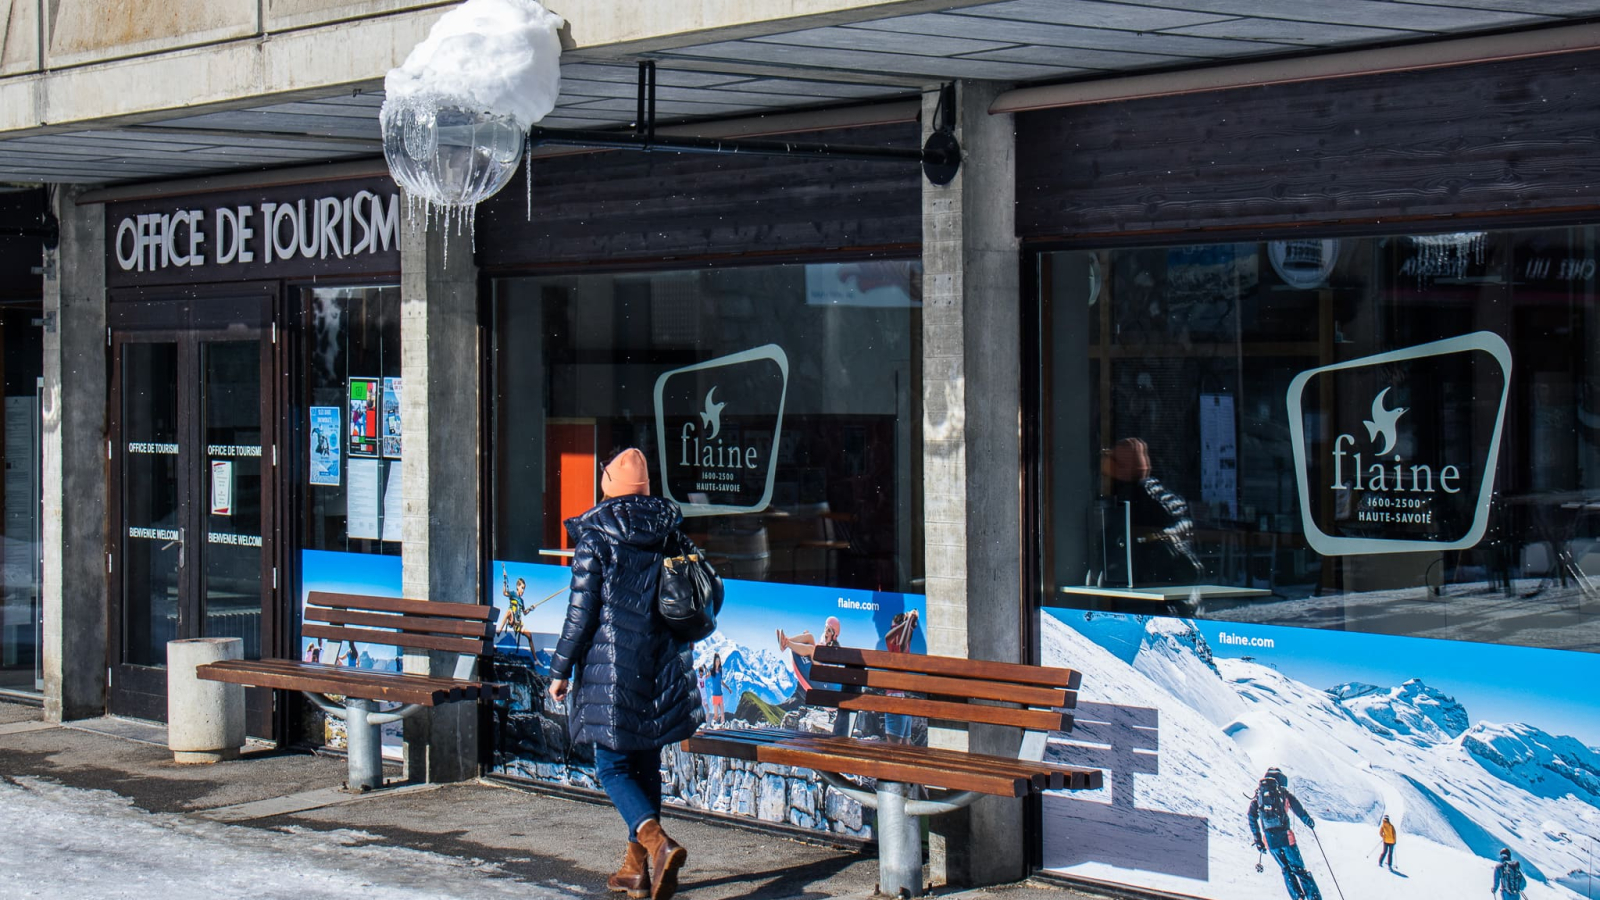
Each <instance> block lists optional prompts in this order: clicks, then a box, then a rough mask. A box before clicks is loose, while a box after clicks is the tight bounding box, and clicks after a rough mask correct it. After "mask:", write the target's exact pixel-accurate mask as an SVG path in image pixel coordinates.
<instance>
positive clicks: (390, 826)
mask: <svg viewBox="0 0 1600 900" xmlns="http://www.w3.org/2000/svg"><path fill="white" fill-rule="evenodd" d="M39 717H40V711H39V710H38V709H36V708H33V707H28V706H25V705H21V704H16V703H8V702H3V701H0V773H4V774H3V775H0V788H10V789H11V793H10V795H9V796H10V797H11V799H12V801H13V802H17V803H22V802H26V803H29V804H34V806H33V807H30V808H46V809H61V810H65V811H64V812H63V813H62V814H63V815H66V814H67V812H70V810H68V809H67V808H68V807H72V805H73V804H78V805H79V806H82V805H83V803H100V804H102V805H105V804H109V805H106V806H105V807H104V810H105V811H102V812H95V813H94V814H95V815H117V816H136V817H138V818H136V819H134V820H132V821H134V822H135V823H136V824H138V825H139V826H140V827H141V828H145V830H146V831H149V832H150V835H151V836H150V837H149V840H152V841H156V840H159V839H161V838H162V835H164V834H166V833H169V832H170V833H172V834H176V835H179V836H181V837H182V838H183V839H184V840H187V841H189V842H190V845H194V844H193V842H195V841H202V842H204V841H218V842H221V843H225V844H228V845H229V846H230V847H231V846H232V845H233V844H235V843H237V844H238V845H239V848H241V849H239V850H238V854H240V855H237V858H235V857H232V856H230V857H229V858H227V859H223V860H219V861H218V863H219V865H223V866H227V865H230V864H233V865H255V866H267V865H270V863H266V862H262V860H270V859H273V856H272V854H278V856H279V857H283V856H285V855H303V854H305V853H307V852H309V851H308V848H310V847H314V848H315V852H316V854H317V855H318V860H317V863H318V864H319V865H322V866H324V867H329V866H331V867H332V869H331V871H339V870H340V868H341V867H342V866H345V865H348V866H349V868H350V870H351V871H350V876H351V877H352V878H354V879H357V881H358V882H366V883H370V884H372V885H373V888H374V889H375V890H377V892H378V893H379V894H382V893H384V891H383V890H379V888H381V887H385V885H384V883H383V882H382V880H381V873H380V874H378V875H375V874H374V872H373V869H374V867H375V866H377V865H378V863H377V862H374V860H375V859H376V860H382V859H384V858H386V856H393V857H395V858H401V859H406V860H411V861H413V862H408V863H407V865H413V863H414V864H415V865H416V866H421V867H423V869H427V867H428V865H430V864H431V865H432V869H431V870H428V871H432V872H433V873H434V875H435V876H438V877H441V878H454V879H458V880H459V885H458V887H456V888H455V889H453V890H452V891H451V894H452V895H454V896H484V897H490V896H496V897H497V896H501V895H502V893H501V892H502V891H504V890H506V889H509V888H515V887H517V886H519V885H520V886H523V887H524V888H525V889H527V893H528V894H529V895H531V896H557V895H564V896H577V897H592V898H598V897H609V896H611V895H610V894H608V893H607V892H606V891H605V888H604V881H605V877H606V875H608V874H609V873H610V872H611V871H612V869H613V868H614V867H615V865H616V863H617V861H618V857H619V855H620V850H621V838H622V835H621V824H620V822H618V821H616V817H615V813H614V812H613V811H612V810H611V808H610V807H609V806H607V805H605V804H603V803H597V802H593V801H590V800H587V799H583V798H577V797H571V796H564V795H558V794H552V793H545V792H540V791H537V790H527V789H523V788H521V787H518V786H507V785H504V784H501V783H496V782H470V783H465V784H456V785H446V786H438V787H434V786H416V787H406V788H402V789H390V790H386V791H383V792H380V793H379V794H377V795H367V796H364V797H356V796H352V795H349V794H344V793H343V792H341V791H339V790H338V787H339V785H340V783H341V782H342V780H343V777H344V771H345V764H344V760H343V759H342V758H339V757H333V756H319V755H312V754H307V753H288V752H278V751H271V750H262V751H257V752H247V753H246V754H245V756H244V757H243V758H241V759H240V760H238V761H235V762H227V763H219V764H216V765H211V766H178V765H176V764H174V763H173V762H172V760H171V755H170V754H169V753H168V752H167V750H166V748H165V746H164V745H163V743H162V742H163V741H164V732H163V730H162V729H161V728H160V727H159V726H151V725H148V724H145V723H137V722H129V721H127V720H120V719H101V720H93V721H90V722H85V723H72V724H71V725H69V726H67V727H50V726H46V725H44V724H43V723H42V722H40V721H39ZM56 785H60V786H63V787H65V788H67V789H69V790H67V791H59V790H56V788H55V786H56ZM89 791H107V792H110V795H115V796H114V797H112V796H109V795H104V794H101V795H90V794H88V793H87V792H89ZM4 796H6V795H4V794H0V797H4ZM85 798H88V799H85ZM39 804H44V806H42V807H41V806H39ZM50 804H55V805H54V806H51V805H50ZM73 808H77V807H73ZM79 814H86V813H79ZM147 814H151V815H147ZM669 815H670V814H669ZM668 825H669V828H670V830H671V831H672V833H673V835H674V837H675V838H677V839H678V840H679V841H680V842H682V843H683V844H684V845H685V846H686V847H688V848H689V851H690V866H689V868H688V869H687V870H686V872H685V879H684V883H683V886H682V888H681V890H680V896H682V897H684V898H685V900H780V898H806V900H812V898H824V897H864V896H867V895H870V894H871V893H872V891H873V888H874V881H875V877H876V873H877V863H876V860H875V858H874V856H873V855H872V852H871V851H870V850H868V851H860V850H848V849H841V848H839V847H828V846H819V845H815V844H810V843H805V842H801V841H797V840H793V839H791V838H788V837H785V836H781V835H776V834H773V833H771V832H766V831H760V830H755V829H749V828H742V827H736V826H731V825H723V824H718V823H714V822H707V821H703V820H689V819H679V818H671V819H670V820H669V822H668ZM146 826H148V827H146ZM150 829H154V830H153V831H152V830H150ZM161 829H166V831H165V832H163V831H162V830H161ZM231 829H247V831H245V832H237V834H238V835H239V838H238V840H237V841H234V840H232V839H229V838H227V837H226V835H227V834H230V833H235V832H232V831H231ZM219 835H221V836H222V837H220V838H219V837H218V836H219ZM308 835H309V836H310V838H309V839H308V837H307V836H308ZM308 840H311V841H312V843H310V844H308V843H306V842H307V841H308ZM198 846H202V847H203V846H207V844H205V843H201V844H199V845H198ZM340 848H347V849H340ZM107 850H108V852H110V850H111V848H110V847H108V848H107ZM417 851H420V855H417V854H416V852H417ZM83 852H87V853H89V854H91V855H92V854H93V853H95V852H96V851H95V845H92V844H91V845H89V847H88V849H87V851H83ZM330 854H331V855H330ZM341 854H343V855H342V856H341ZM297 858H298V856H297ZM341 860H343V862H341ZM283 861H284V862H287V859H284V860H283ZM430 861H431V863H430ZM124 862H128V861H124ZM156 874H159V875H162V876H163V877H169V876H170V877H176V876H175V875H170V873H166V872H160V873H156ZM149 875H150V873H140V874H139V876H138V877H140V878H145V877H147V876H149ZM398 883H399V884H401V885H402V886H404V887H406V888H408V889H414V888H415V887H416V885H418V884H426V883H428V880H427V879H426V878H421V877H420V876H418V875H416V873H415V872H411V873H410V874H406V875H405V877H404V880H403V881H401V882H398ZM449 883H452V884H455V882H449ZM67 886H68V882H62V890H63V892H65V890H66V888H67ZM268 893H271V892H270V891H269V892H268ZM14 895H15V896H52V894H51V893H50V892H49V891H48V890H46V891H44V892H42V893H40V892H34V893H16V894H14ZM986 895H993V897H994V898H996V900H999V898H1003V900H1081V898H1080V895H1078V894H1075V893H1072V892H1068V891H1063V890H1058V889H1056V888H1053V887H1049V886H1044V885H1035V884H1032V883H1026V884H1023V885H1017V886H1011V887H1007V888H1001V889H996V890H992V891H976V892H968V893H967V894H964V895H962V896H974V897H985V896H986ZM8 896H13V894H12V893H9V892H7V890H6V889H5V885H4V884H0V897H8ZM71 896H73V897H74V898H75V900H83V898H85V897H88V896H120V895H118V894H115V893H110V894H103V895H97V894H93V893H92V892H91V893H90V894H84V893H82V892H81V891H78V890H76V889H74V892H73V893H72V894H71ZM130 896H131V895H130ZM174 896H178V895H172V894H170V892H169V900H172V897H174ZM407 896H411V895H410V894H408V895H407ZM416 896H432V895H430V894H427V892H425V891H424V892H423V893H421V894H416Z"/></svg>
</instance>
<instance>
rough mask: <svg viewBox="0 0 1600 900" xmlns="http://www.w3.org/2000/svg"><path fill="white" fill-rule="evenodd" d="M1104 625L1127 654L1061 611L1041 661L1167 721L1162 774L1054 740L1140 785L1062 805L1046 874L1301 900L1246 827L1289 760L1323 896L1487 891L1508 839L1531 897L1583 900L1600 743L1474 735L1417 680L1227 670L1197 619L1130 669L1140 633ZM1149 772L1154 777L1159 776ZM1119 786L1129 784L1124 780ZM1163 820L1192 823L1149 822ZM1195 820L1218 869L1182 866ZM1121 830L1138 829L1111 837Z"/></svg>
mask: <svg viewBox="0 0 1600 900" xmlns="http://www.w3.org/2000/svg"><path fill="white" fill-rule="evenodd" d="M1066 615H1068V616H1079V615H1083V614H1082V613H1066ZM1102 631H1105V633H1107V634H1110V635H1112V636H1113V638H1114V641H1113V646H1114V647H1115V649H1116V652H1112V651H1108V650H1106V649H1104V648H1102V647H1101V646H1099V645H1098V644H1096V643H1095V642H1094V641H1093V640H1090V639H1089V638H1088V637H1086V636H1085V635H1084V634H1082V633H1080V632H1079V631H1078V630H1076V629H1074V628H1072V627H1070V626H1068V625H1067V624H1065V623H1063V622H1061V621H1059V620H1057V619H1055V618H1054V617H1053V616H1052V615H1048V614H1047V615H1046V616H1045V617H1044V623H1043V638H1044V639H1043V641H1042V644H1043V647H1044V656H1045V659H1044V662H1045V664H1047V665H1066V666H1071V667H1074V668H1077V669H1079V670H1080V671H1082V672H1084V673H1085V674H1084V688H1083V692H1082V695H1081V698H1082V700H1083V701H1084V702H1086V703H1110V704H1115V705H1119V706H1132V707H1138V708H1146V709H1155V710H1158V711H1159V714H1160V726H1159V736H1160V737H1159V749H1158V750H1157V752H1156V754H1155V760H1156V763H1155V765H1154V766H1153V767H1152V766H1150V765H1149V763H1148V761H1143V762H1138V761H1136V762H1134V763H1129V762H1128V758H1127V756H1126V755H1124V756H1122V757H1119V756H1118V753H1117V751H1116V748H1115V746H1113V749H1112V752H1111V753H1110V754H1107V753H1106V752H1105V751H1104V750H1103V749H1099V748H1097V747H1095V746H1094V745H1093V744H1092V743H1074V742H1072V740H1071V738H1070V737H1067V738H1063V739H1060V740H1057V741H1054V742H1053V744H1052V756H1053V757H1055V758H1060V759H1065V760H1069V761H1070V760H1074V759H1076V760H1079V761H1082V762H1085V763H1087V764H1096V765H1108V766H1110V765H1112V764H1114V763H1116V762H1117V761H1119V759H1120V761H1121V763H1122V764H1123V765H1124V766H1130V765H1131V766H1133V768H1131V769H1130V770H1131V771H1135V772H1141V769H1140V768H1139V767H1141V766H1142V769H1143V772H1141V773H1140V774H1134V775H1133V776H1132V782H1133V791H1132V795H1133V801H1134V802H1133V803H1132V804H1131V807H1127V808H1125V809H1124V810H1120V811H1119V810H1118V809H1117V807H1122V806H1124V805H1125V803H1126V801H1125V800H1124V801H1119V802H1114V803H1112V806H1111V807H1110V808H1109V809H1108V808H1107V807H1105V806H1103V805H1101V806H1094V805H1093V804H1090V805H1085V803H1086V802H1087V801H1091V800H1098V801H1099V803H1101V804H1105V803H1111V802H1112V801H1113V799H1115V798H1110V797H1106V796H1100V797H1094V796H1093V795H1085V794H1077V795H1072V796H1067V795H1061V796H1059V797H1052V798H1051V799H1049V800H1048V801H1047V803H1046V823H1047V824H1046V851H1045V856H1046V863H1047V865H1051V866H1058V867H1061V868H1064V869H1066V870H1067V871H1071V872H1074V873H1076V874H1080V875H1084V876H1087V877H1092V878H1100V879H1105V880H1110V881H1119V882H1131V883H1135V884H1140V885H1144V886H1149V887H1154V888H1157V889H1161V890H1168V891H1173V892H1177V893H1182V894H1190V895H1195V896H1201V897H1207V898H1216V900H1256V898H1261V900H1267V898H1271V900H1282V898H1284V897H1286V896H1287V891H1286V890H1285V888H1284V884H1283V881H1282V879H1281V877H1280V876H1279V875H1278V872H1277V868H1276V866H1275V864H1274V863H1273V862H1272V860H1271V859H1267V860H1265V869H1266V871H1265V872H1264V873H1261V874H1258V873H1256V871H1255V865H1256V863H1257V861H1258V856H1257V853H1256V851H1255V850H1254V849H1253V848H1252V847H1251V839H1250V835H1249V831H1248V828H1247V825H1246V821H1245V809H1246V807H1247V806H1248V804H1249V798H1250V796H1251V794H1252V793H1253V792H1254V790H1255V786H1256V782H1257V779H1258V778H1259V777H1260V776H1261V774H1262V773H1263V772H1264V771H1265V770H1266V768H1267V767H1269V766H1277V767H1279V768H1281V769H1283V771H1284V772H1285V773H1287V774H1288V776H1289V778H1290V783H1291V788H1292V789H1293V791H1294V792H1295V794H1296V795H1298V797H1299V798H1300V800H1301V802H1302V803H1303V804H1304V805H1305V807H1306V808H1307V810H1308V812H1310V814H1311V815H1312V816H1313V817H1314V818H1315V819H1316V820H1317V823H1318V826H1319V827H1318V828H1317V829H1316V831H1315V832H1314V833H1313V832H1311V831H1310V830H1309V829H1305V828H1297V832H1298V834H1299V836H1300V844H1301V847H1300V849H1301V851H1302V853H1303V854H1304V856H1305V858H1306V861H1307V865H1308V866H1309V868H1310V870H1311V872H1312V873H1313V874H1314V875H1315V877H1316V878H1317V879H1318V882H1319V884H1320V885H1321V886H1322V890H1323V894H1324V896H1325V897H1328V898H1334V897H1337V896H1338V893H1337V892H1335V890H1334V889H1333V881H1334V878H1335V877H1336V878H1337V880H1338V882H1339V887H1340V888H1342V890H1343V893H1344V896H1346V897H1358V896H1360V897H1405V898H1407V900H1457V898H1458V897H1460V896H1467V895H1469V894H1470V893H1472V892H1476V893H1478V894H1482V893H1485V892H1486V891H1487V890H1488V888H1489V885H1490V882H1491V880H1492V878H1493V866H1494V863H1493V860H1494V858H1495V854H1496V852H1497V851H1498V849H1499V848H1500V847H1502V846H1508V847H1511V848H1512V849H1513V851H1514V852H1515V853H1516V854H1517V856H1518V857H1519V858H1520V859H1522V860H1523V861H1524V863H1523V864H1524V870H1525V871H1526V872H1527V874H1528V875H1529V877H1530V880H1531V881H1532V884H1531V885H1530V888H1529V890H1528V892H1527V897H1528V898H1530V900H1541V898H1565V900H1573V898H1577V897H1582V896H1584V894H1583V893H1582V892H1583V890H1585V889H1586V879H1587V876H1586V875H1585V874H1584V873H1585V872H1586V871H1588V869H1589V861H1588V857H1587V854H1588V852H1589V850H1590V841H1591V839H1590V837H1589V836H1590V835H1596V836H1600V809H1597V808H1596V805H1595V803H1596V799H1597V796H1596V792H1595V790H1594V787H1595V786H1596V785H1600V778H1597V776H1600V755H1597V754H1596V752H1595V751H1594V750H1593V749H1592V748H1588V747H1585V746H1583V745H1582V744H1581V743H1580V742H1578V741H1576V740H1573V739H1572V738H1559V737H1552V736H1550V735H1548V734H1545V733H1544V732H1542V731H1539V730H1538V729H1536V728H1532V727H1530V726H1527V725H1510V726H1497V725H1487V724H1481V723H1480V724H1479V725H1477V726H1473V727H1470V728H1469V727H1468V724H1467V723H1468V722H1469V719H1468V718H1467V710H1465V709H1464V708H1463V707H1462V706H1461V704H1459V703H1457V702H1456V701H1455V700H1454V699H1452V698H1451V697H1449V696H1448V695H1447V694H1445V693H1444V692H1442V691H1439V690H1437V689H1435V688H1432V687H1430V686H1428V685H1427V684H1425V683H1423V682H1422V681H1420V680H1416V679H1413V680H1411V681H1408V682H1406V683H1405V684H1402V685H1399V686H1397V687H1394V688H1381V687H1376V686H1372V685H1363V684H1359V683H1354V682H1352V683H1347V684H1343V685H1339V686H1337V687H1334V688H1332V689H1326V688H1325V687H1315V686H1311V685H1306V684H1303V683H1301V682H1298V681H1295V680H1294V679H1292V678H1288V677H1286V676H1285V675H1283V674H1282V673H1280V672H1278V671H1276V670H1275V669H1273V668H1271V667H1270V666H1266V665H1262V664H1260V663H1258V662H1247V661H1244V660H1239V659H1213V658H1212V656H1211V652H1210V648H1209V647H1208V646H1207V645H1206V643H1205V640H1204V638H1203V637H1202V636H1201V635H1200V634H1199V633H1198V631H1196V630H1195V629H1194V628H1193V627H1192V625H1191V624H1190V623H1186V622H1182V621H1174V620H1169V619H1151V620H1149V621H1148V622H1147V623H1145V624H1144V637H1143V640H1142V642H1141V643H1140V645H1139V648H1138V650H1137V652H1135V653H1133V654H1132V656H1131V659H1130V658H1129V655H1128V654H1127V652H1126V643H1127V639H1126V635H1123V634H1121V632H1120V630H1118V629H1111V630H1105V629H1098V628H1097V629H1096V631H1095V633H1096V635H1097V636H1099V635H1100V634H1101V632H1102ZM1096 736H1098V737H1104V734H1099V735H1095V733H1093V732H1088V733H1087V736H1086V737H1085V738H1084V741H1085V742H1087V741H1089V740H1090V738H1092V737H1096ZM1136 759H1137V758H1136ZM1150 768H1155V769H1156V770H1157V771H1155V772H1154V773H1153V774H1145V772H1148V770H1149V769H1150ZM1106 780H1107V783H1108V784H1113V783H1115V782H1117V781H1121V780H1123V779H1119V778H1117V777H1116V775H1115V772H1112V773H1111V774H1109V775H1108V777H1107V779H1106ZM1112 792H1113V789H1112V788H1107V789H1106V790H1104V791H1099V792H1095V793H1096V794H1100V795H1106V794H1110V793H1112ZM1151 810H1155V811H1161V812H1165V813H1173V814H1181V816H1183V817H1186V818H1183V819H1179V818H1176V817H1169V818H1167V819H1162V818H1161V817H1160V813H1155V814H1153V815H1152V814H1150V813H1148V812H1140V811H1151ZM1385 814H1387V815H1388V816H1390V818H1391V820H1392V821H1393V822H1394V823H1395V825H1396V827H1397V828H1398V830H1399V833H1400V840H1399V845H1398V848H1397V857H1398V861H1399V866H1398V867H1397V868H1398V870H1399V871H1400V872H1401V873H1403V875H1396V874H1391V873H1389V872H1387V871H1382V870H1379V869H1378V868H1377V866H1376V860H1377V849H1378V834H1377V828H1378V823H1379V821H1380V820H1381V818H1382V816H1383V815H1385ZM1190 818H1200V819H1203V820H1204V821H1205V829H1204V835H1205V837H1204V843H1205V845H1206V846H1205V849H1204V852H1205V857H1206V858H1205V861H1204V862H1205V865H1204V869H1203V872H1196V871H1194V867H1193V866H1187V867H1186V866H1184V865H1178V864H1175V863H1174V862H1173V860H1174V859H1178V858H1180V857H1181V856H1182V855H1183V854H1185V853H1190V852H1193V850H1192V848H1191V847H1189V846H1188V844H1190V843H1193V841H1186V840H1184V839H1181V836H1182V835H1190V836H1192V835H1194V834H1195V832H1194V830H1193V828H1192V823H1191V822H1190ZM1152 823H1154V827H1152ZM1119 829H1120V830H1122V832H1124V833H1121V834H1107V833H1106V832H1108V831H1111V832H1116V831H1118V830H1119ZM1162 829H1166V831H1165V832H1163V831H1162ZM1163 833H1164V834H1166V835H1168V836H1167V837H1165V838H1164V837H1163V836H1162V835H1163ZM1096 835H1097V836H1096ZM1163 840H1165V841H1167V843H1166V844H1163ZM1134 845H1137V846H1139V847H1140V852H1139V853H1138V854H1123V857H1122V858H1118V856H1117V853H1116V852H1115V849H1116V848H1119V847H1128V846H1134ZM1085 846H1103V847H1107V848H1112V849H1111V851H1110V852H1107V853H1106V854H1103V855H1102V856H1101V857H1099V858H1100V859H1115V860H1116V861H1117V864H1115V865H1113V864H1108V863H1106V862H1102V861H1096V859H1097V857H1095V856H1093V855H1091V854H1089V853H1087V852H1086V851H1084V850H1083V849H1082V848H1083V847H1085ZM1324 851H1325V852H1326V857H1327V861H1324V858H1323V855H1322V854H1323V852H1324ZM1330 866H1331V872H1330Z"/></svg>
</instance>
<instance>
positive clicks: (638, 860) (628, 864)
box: [606, 841, 650, 900]
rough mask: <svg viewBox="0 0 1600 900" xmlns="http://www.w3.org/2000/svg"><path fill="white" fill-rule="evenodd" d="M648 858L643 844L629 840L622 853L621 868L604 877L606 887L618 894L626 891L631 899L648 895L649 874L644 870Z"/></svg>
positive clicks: (634, 899) (637, 899)
mask: <svg viewBox="0 0 1600 900" xmlns="http://www.w3.org/2000/svg"><path fill="white" fill-rule="evenodd" d="M648 858H649V855H648V854H647V853H646V852H645V849H644V845H643V844H641V843H639V842H638V841H629V842H628V849H627V850H626V851H625V852H624V853H623V854H622V868H620V869H618V870H617V873H616V874H615V875H612V876H611V877H610V878H607V879H606V887H607V888H610V889H611V890H613V891H616V892H617V893H619V894H620V893H622V892H624V891H626V892H627V894H628V896H629V897H631V898H633V900H644V898H645V897H648V896H650V875H649V873H648V872H647V871H646V870H645V862H646V860H647V859H648Z"/></svg>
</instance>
